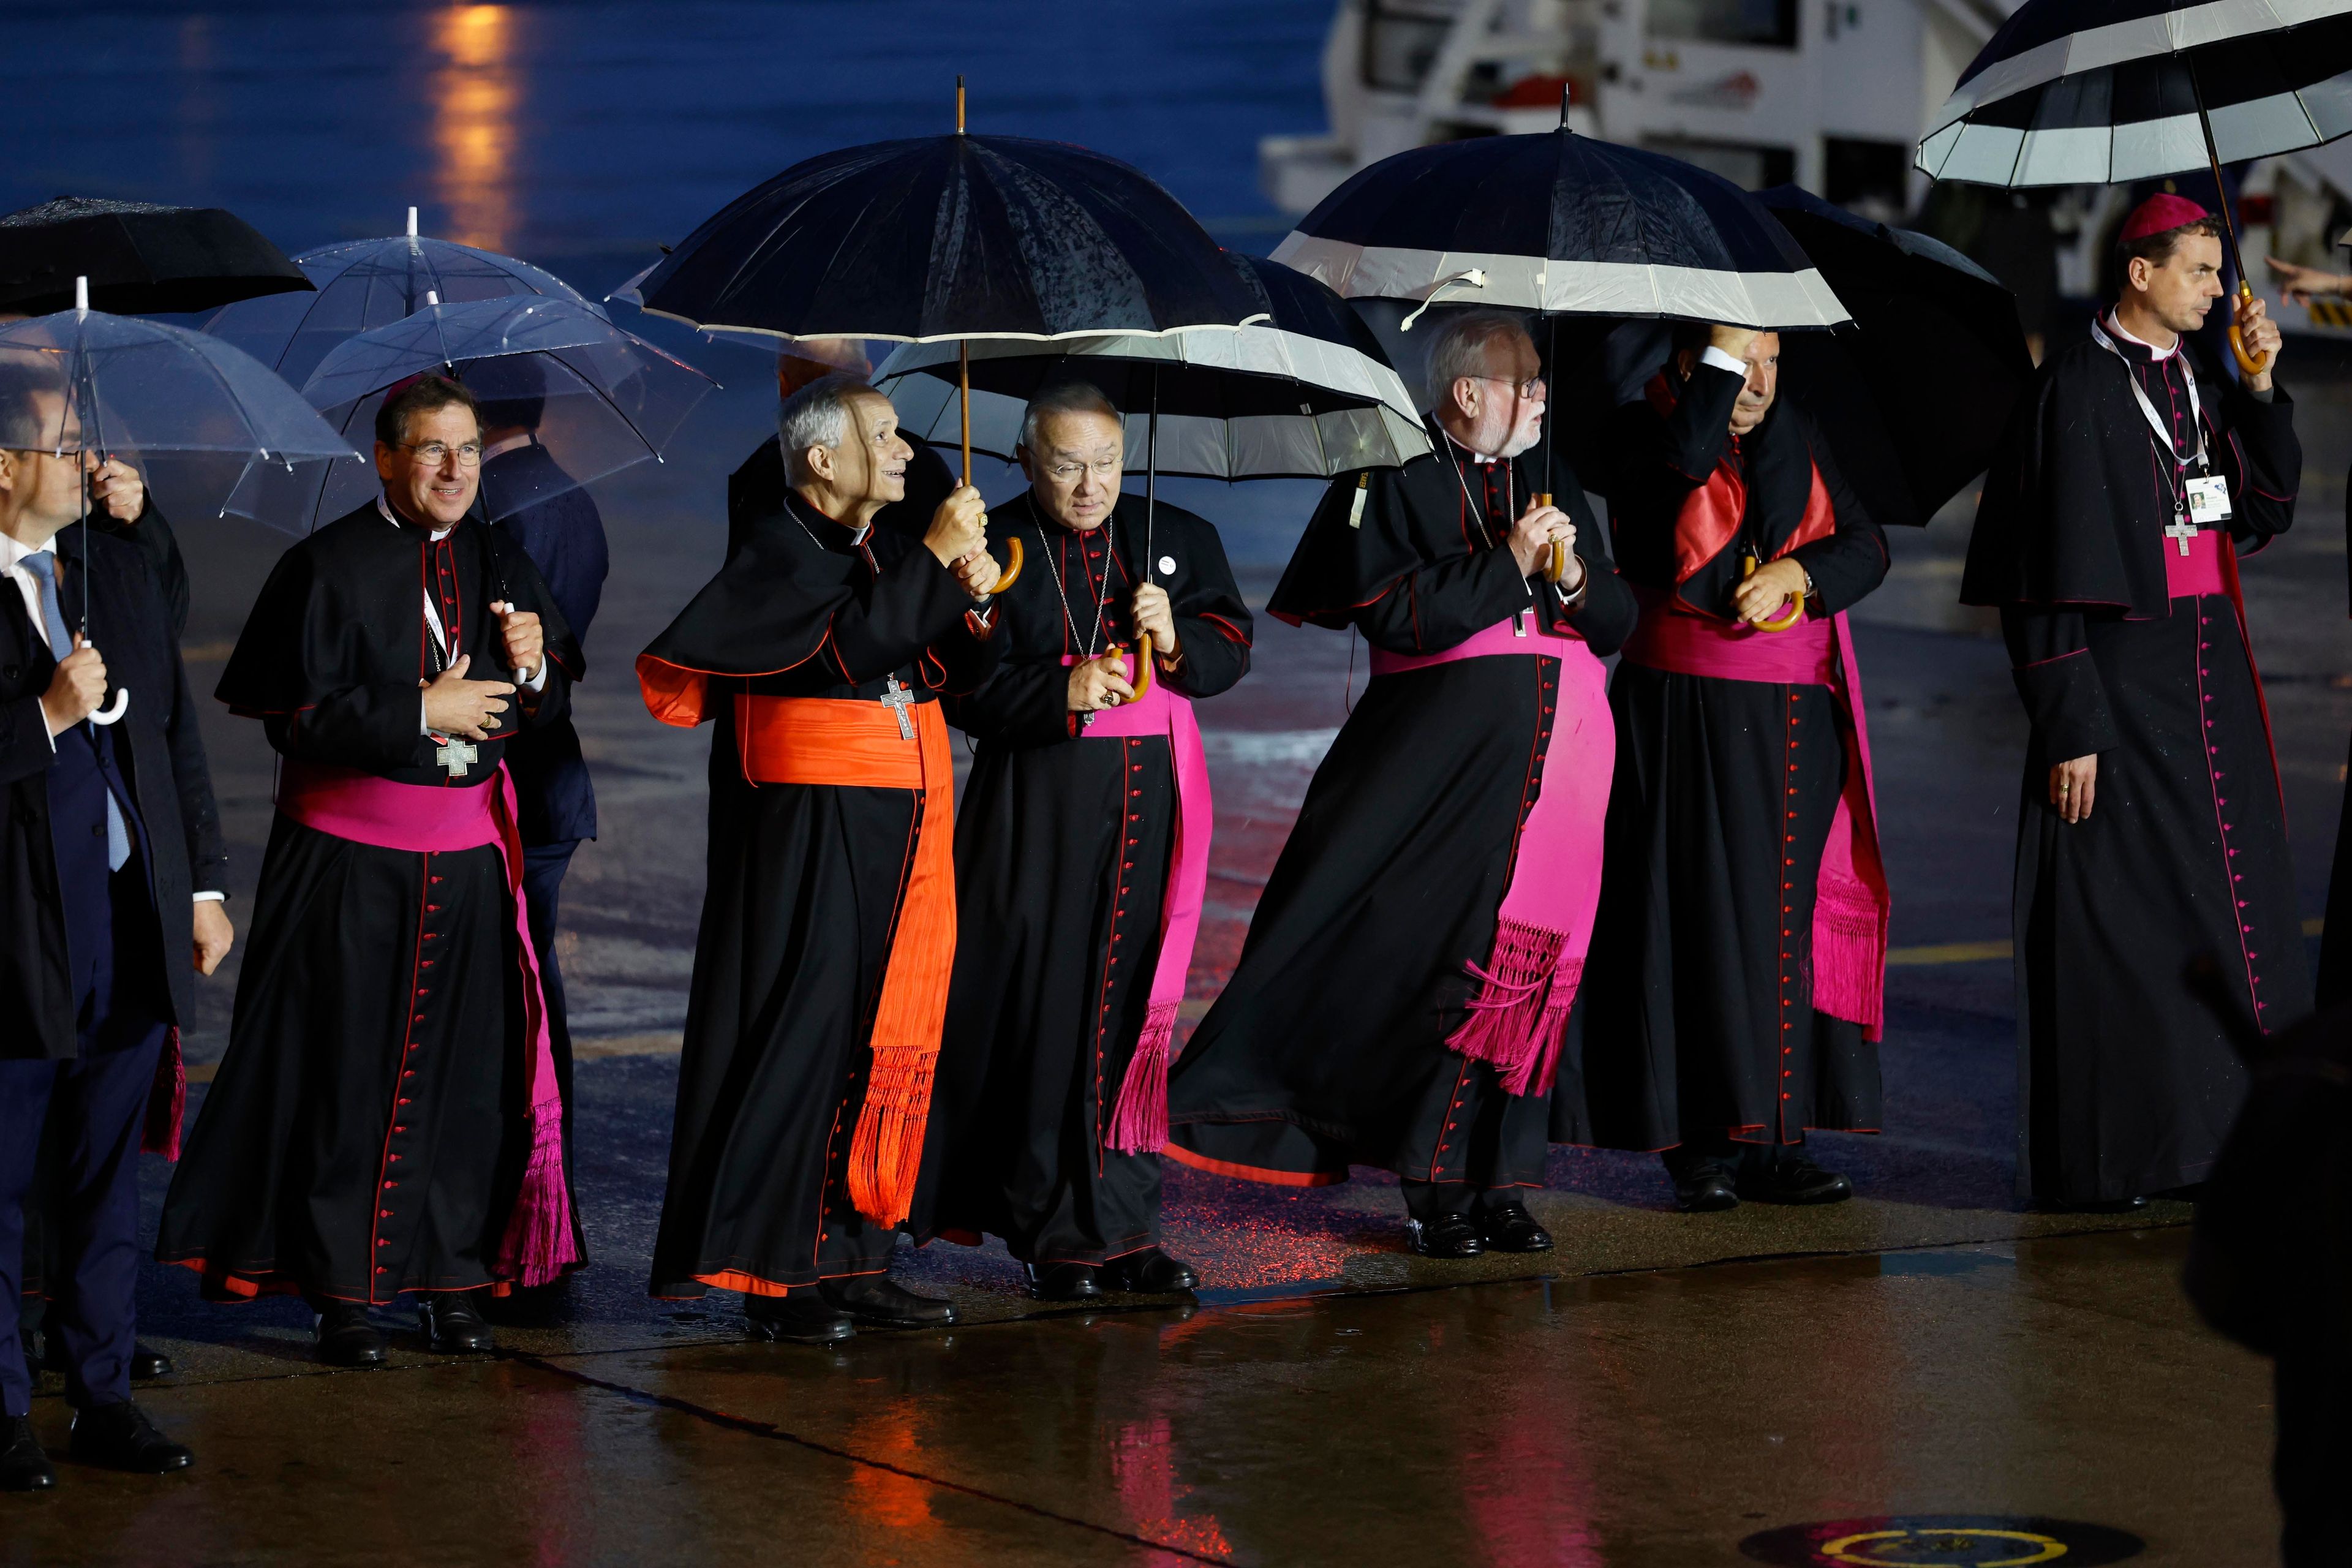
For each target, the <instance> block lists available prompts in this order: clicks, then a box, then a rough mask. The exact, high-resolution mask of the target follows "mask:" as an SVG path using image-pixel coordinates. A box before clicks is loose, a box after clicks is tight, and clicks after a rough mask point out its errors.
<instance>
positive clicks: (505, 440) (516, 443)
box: [482, 430, 538, 463]
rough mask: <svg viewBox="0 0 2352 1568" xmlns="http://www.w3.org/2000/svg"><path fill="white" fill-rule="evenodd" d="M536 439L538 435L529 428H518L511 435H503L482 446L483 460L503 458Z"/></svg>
mask: <svg viewBox="0 0 2352 1568" xmlns="http://www.w3.org/2000/svg"><path fill="white" fill-rule="evenodd" d="M536 440H538V437H536V436H533V435H532V434H531V433H530V431H528V430H518V431H516V432H515V433H514V434H513V435H511V436H501V437H499V438H498V439H497V440H495V441H493V442H491V443H490V444H489V445H488V446H487V447H483V448H482V461H484V462H485V463H487V462H488V461H489V460H490V459H491V458H503V457H505V456H506V455H507V454H508V453H509V452H519V451H520V450H522V448H524V447H528V446H530V445H531V444H532V443H533V442H535V441H536Z"/></svg>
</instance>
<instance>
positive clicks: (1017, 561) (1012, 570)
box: [988, 535, 1026, 598]
mask: <svg viewBox="0 0 2352 1568" xmlns="http://www.w3.org/2000/svg"><path fill="white" fill-rule="evenodd" d="M1004 552H1005V554H1007V555H1009V556H1010V557H1012V559H1011V560H1009V561H1007V562H1005V563H1004V570H1003V571H1002V572H1000V573H998V574H996V585H995V586H994V587H992V588H991V589H989V591H988V594H989V596H990V597H991V598H993V597H995V596H996V595H999V594H1002V593H1003V592H1004V590H1005V589H1007V588H1010V587H1011V586H1013V584H1015V583H1017V582H1019V581H1020V580H1021V568H1022V565H1023V564H1024V562H1025V560H1026V557H1025V556H1024V553H1023V552H1022V549H1021V541H1020V538H1019V537H1018V536H1017V535H1016V536H1015V537H1013V538H1012V539H1008V540H1006V541H1005V542H1004Z"/></svg>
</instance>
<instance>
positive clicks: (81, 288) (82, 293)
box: [74, 278, 89, 316]
mask: <svg viewBox="0 0 2352 1568" xmlns="http://www.w3.org/2000/svg"><path fill="white" fill-rule="evenodd" d="M74 310H75V311H76V312H77V313H79V314H80V315H84V316H87V315H89V279H87V278H77V279H74Z"/></svg>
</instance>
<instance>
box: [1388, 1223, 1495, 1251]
mask: <svg viewBox="0 0 2352 1568" xmlns="http://www.w3.org/2000/svg"><path fill="white" fill-rule="evenodd" d="M1404 1234H1405V1237H1406V1239H1407V1241H1408V1242H1409V1243H1410V1245H1411V1246H1412V1249H1413V1250H1414V1251H1415V1252H1418V1253H1419V1254H1421V1255H1422V1256H1423V1258H1475V1257H1477V1256H1478V1255H1479V1254H1480V1253H1482V1252H1484V1251H1486V1243H1485V1242H1483V1241H1480V1240H1479V1239H1478V1227H1477V1226H1476V1225H1475V1224H1473V1223H1472V1222H1471V1219H1470V1216H1469V1215H1466V1214H1442V1215H1438V1216H1437V1217H1436V1218H1435V1219H1429V1220H1421V1219H1408V1220H1406V1221H1405V1222H1404Z"/></svg>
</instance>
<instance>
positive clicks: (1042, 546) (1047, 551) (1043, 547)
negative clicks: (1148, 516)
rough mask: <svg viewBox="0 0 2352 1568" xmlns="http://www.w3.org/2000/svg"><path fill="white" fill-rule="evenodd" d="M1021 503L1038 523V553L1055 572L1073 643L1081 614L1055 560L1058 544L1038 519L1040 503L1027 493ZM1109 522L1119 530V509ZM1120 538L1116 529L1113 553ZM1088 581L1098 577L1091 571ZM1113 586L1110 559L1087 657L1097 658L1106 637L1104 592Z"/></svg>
mask: <svg viewBox="0 0 2352 1568" xmlns="http://www.w3.org/2000/svg"><path fill="white" fill-rule="evenodd" d="M1021 502H1022V505H1023V506H1024V507H1025V508H1026V509H1027V510H1028V512H1029V521H1030V522H1031V523H1033V524H1034V525H1035V527H1036V530H1037V553H1039V554H1040V555H1043V556H1044V557H1045V570H1046V571H1047V572H1049V573H1051V574H1053V578H1054V594H1055V597H1057V598H1059V599H1060V600H1061V601H1062V624H1063V625H1064V626H1067V627H1068V628H1069V632H1070V640H1071V641H1072V642H1076V641H1077V638H1078V618H1077V616H1076V615H1075V614H1073V613H1072V612H1071V609H1070V594H1069V590H1068V589H1067V588H1066V586H1064V585H1063V583H1062V569H1061V568H1060V567H1059V566H1056V565H1055V563H1054V557H1055V553H1056V552H1055V549H1054V546H1053V541H1051V540H1049V539H1047V538H1046V537H1045V523H1044V522H1043V521H1040V520H1039V518H1038V516H1037V506H1036V503H1035V502H1034V501H1033V500H1030V499H1029V498H1028V497H1027V496H1024V497H1022V498H1021ZM1109 521H1110V527H1111V528H1112V529H1113V530H1116V529H1117V528H1118V511H1117V510H1113V511H1112V513H1111V515H1110V520H1109ZM1111 549H1112V551H1113V552H1116V551H1117V550H1118V535H1117V533H1116V532H1114V533H1113V534H1112V535H1111ZM1093 583H1094V579H1093V577H1092V575H1091V574H1089V576H1088V577H1087V584H1088V585H1089V586H1092V585H1093ZM1109 586H1110V563H1109V562H1108V560H1106V561H1105V562H1104V563H1103V580H1102V585H1101V586H1100V587H1097V588H1096V589H1095V624H1094V629H1093V630H1092V631H1090V632H1088V633H1087V654H1086V656H1087V658H1094V657H1095V645H1096V644H1097V642H1099V641H1100V640H1101V638H1102V626H1103V600H1104V599H1106V598H1107V597H1108V596H1109V595H1107V594H1106V593H1105V592H1104V589H1106V588H1108V587H1109Z"/></svg>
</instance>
